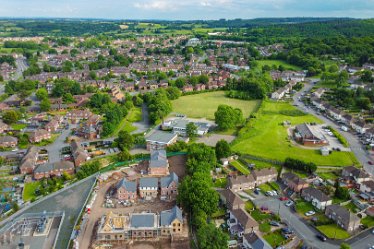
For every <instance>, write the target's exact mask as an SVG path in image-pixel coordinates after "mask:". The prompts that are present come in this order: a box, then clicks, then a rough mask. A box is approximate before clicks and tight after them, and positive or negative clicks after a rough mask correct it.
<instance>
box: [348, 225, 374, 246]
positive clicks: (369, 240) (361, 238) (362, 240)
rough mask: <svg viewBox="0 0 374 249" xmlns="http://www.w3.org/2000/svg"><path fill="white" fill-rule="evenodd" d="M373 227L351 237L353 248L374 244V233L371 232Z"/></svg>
mask: <svg viewBox="0 0 374 249" xmlns="http://www.w3.org/2000/svg"><path fill="white" fill-rule="evenodd" d="M371 231H372V230H371V229H370V230H368V231H366V232H364V233H361V234H360V235H358V236H356V237H354V238H353V239H350V240H349V241H348V243H349V244H350V245H351V247H352V249H366V248H370V246H373V245H374V234H372V233H371Z"/></svg>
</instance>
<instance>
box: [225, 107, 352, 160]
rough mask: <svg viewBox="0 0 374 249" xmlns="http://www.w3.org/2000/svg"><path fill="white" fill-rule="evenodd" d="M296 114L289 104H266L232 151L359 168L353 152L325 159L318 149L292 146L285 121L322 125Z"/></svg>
mask: <svg viewBox="0 0 374 249" xmlns="http://www.w3.org/2000/svg"><path fill="white" fill-rule="evenodd" d="M296 110H297V109H296V108H295V107H294V106H292V105H291V104H289V103H285V102H273V101H263V102H262V106H261V107H260V109H259V111H258V112H257V113H256V118H253V119H251V120H250V121H249V122H248V123H247V124H246V126H245V127H243V128H242V129H241V130H240V131H239V136H238V138H237V139H236V140H234V142H233V146H232V149H233V151H236V152H239V153H242V154H250V155H254V156H259V157H262V158H266V159H275V160H279V161H284V160H285V159H286V158H287V157H291V158H295V159H300V160H303V161H306V162H314V163H315V164H317V165H318V166H342V167H343V166H349V165H353V164H355V165H357V164H359V163H358V161H357V159H356V158H355V156H354V155H353V153H351V152H337V151H334V152H333V153H332V154H330V155H328V156H322V155H321V154H320V151H319V150H318V149H317V150H312V149H303V148H300V147H297V146H295V145H293V144H292V142H291V141H289V139H288V134H287V129H288V127H285V126H283V124H282V123H283V121H286V120H288V121H290V122H291V125H292V126H294V125H297V124H301V123H304V122H307V123H309V122H316V123H321V121H320V120H319V119H317V118H316V117H314V116H312V115H301V116H300V115H299V116H292V115H293V112H295V111H296Z"/></svg>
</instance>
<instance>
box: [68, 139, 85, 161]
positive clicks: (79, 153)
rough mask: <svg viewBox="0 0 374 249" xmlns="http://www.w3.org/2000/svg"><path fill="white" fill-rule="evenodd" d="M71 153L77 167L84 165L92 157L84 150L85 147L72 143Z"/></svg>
mask: <svg viewBox="0 0 374 249" xmlns="http://www.w3.org/2000/svg"><path fill="white" fill-rule="evenodd" d="M70 147H71V153H72V155H73V160H74V164H75V167H79V166H80V165H81V164H82V163H84V162H86V161H88V160H89V159H90V156H89V155H88V153H87V152H86V151H85V150H84V149H83V147H82V146H81V145H80V144H79V143H78V142H77V141H74V140H73V141H72V142H71V143H70Z"/></svg>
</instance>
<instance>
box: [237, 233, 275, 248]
mask: <svg viewBox="0 0 374 249" xmlns="http://www.w3.org/2000/svg"><path fill="white" fill-rule="evenodd" d="M243 236H244V238H245V239H246V240H247V241H248V243H249V244H251V246H252V248H253V249H271V248H272V247H271V246H270V245H269V244H268V243H267V242H265V241H263V240H262V239H261V237H259V236H258V235H257V234H256V233H254V232H253V233H246V234H244V235H243Z"/></svg>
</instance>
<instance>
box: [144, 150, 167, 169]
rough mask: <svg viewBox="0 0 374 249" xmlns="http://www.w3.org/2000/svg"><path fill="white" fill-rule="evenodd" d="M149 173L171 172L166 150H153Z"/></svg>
mask: <svg viewBox="0 0 374 249" xmlns="http://www.w3.org/2000/svg"><path fill="white" fill-rule="evenodd" d="M148 173H149V175H168V174H169V162H168V159H167V156H166V151H165V150H154V151H152V152H151V159H150V161H149V168H148Z"/></svg>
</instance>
